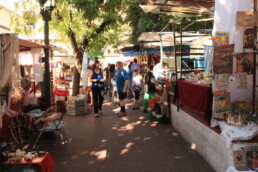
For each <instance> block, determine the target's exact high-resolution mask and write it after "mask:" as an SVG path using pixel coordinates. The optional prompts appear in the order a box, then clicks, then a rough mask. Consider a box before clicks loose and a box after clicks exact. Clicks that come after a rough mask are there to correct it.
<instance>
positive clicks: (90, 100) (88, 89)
mask: <svg viewBox="0 0 258 172" xmlns="http://www.w3.org/2000/svg"><path fill="white" fill-rule="evenodd" d="M91 71H92V69H91V67H90V66H88V67H87V73H88V75H89V74H90V73H91ZM87 78H88V79H87V81H86V83H87V85H86V91H87V93H88V96H89V106H92V105H93V95H92V89H91V87H92V82H91V81H90V79H89V77H87Z"/></svg>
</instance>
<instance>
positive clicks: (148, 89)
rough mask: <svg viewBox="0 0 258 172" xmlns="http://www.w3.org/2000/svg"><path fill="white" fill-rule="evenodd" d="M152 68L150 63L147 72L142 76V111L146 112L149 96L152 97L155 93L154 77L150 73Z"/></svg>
mask: <svg viewBox="0 0 258 172" xmlns="http://www.w3.org/2000/svg"><path fill="white" fill-rule="evenodd" d="M152 70H153V66H152V65H150V66H149V68H148V72H147V73H146V75H145V77H144V90H145V94H144V102H143V108H144V110H143V111H144V112H147V108H148V102H149V98H150V97H154V96H155V93H156V79H155V77H154V75H153V73H152Z"/></svg>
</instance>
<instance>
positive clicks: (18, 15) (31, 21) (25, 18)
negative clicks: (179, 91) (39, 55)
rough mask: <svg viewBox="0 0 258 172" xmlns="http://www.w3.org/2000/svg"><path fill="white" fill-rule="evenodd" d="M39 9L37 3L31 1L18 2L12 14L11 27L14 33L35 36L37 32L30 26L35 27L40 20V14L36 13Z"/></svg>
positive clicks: (22, 0)
mask: <svg viewBox="0 0 258 172" xmlns="http://www.w3.org/2000/svg"><path fill="white" fill-rule="evenodd" d="M32 9H33V10H32ZM37 9H38V8H35V2H31V1H30V0H20V1H18V2H16V3H15V11H14V12H12V13H11V14H10V19H11V22H10V27H11V28H12V29H13V30H14V32H16V33H20V34H23V35H27V36H28V35H32V34H34V33H35V30H34V29H33V28H31V27H30V26H34V25H35V23H36V22H37V21H38V20H39V18H40V15H39V13H37V12H35V11H36V10H37ZM38 10H39V9H38Z"/></svg>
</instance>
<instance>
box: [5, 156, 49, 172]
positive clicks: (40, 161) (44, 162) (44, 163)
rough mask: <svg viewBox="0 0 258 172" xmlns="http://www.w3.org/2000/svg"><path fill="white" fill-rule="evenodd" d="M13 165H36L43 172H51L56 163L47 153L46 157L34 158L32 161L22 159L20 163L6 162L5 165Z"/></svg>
mask: <svg viewBox="0 0 258 172" xmlns="http://www.w3.org/2000/svg"><path fill="white" fill-rule="evenodd" d="M13 164H35V165H39V166H40V167H41V171H42V172H51V171H52V168H53V166H54V162H53V160H52V157H51V155H50V153H48V152H47V153H46V154H45V155H44V156H41V157H36V158H33V159H32V160H29V161H26V160H25V159H24V158H22V160H21V161H18V162H5V163H3V165H13Z"/></svg>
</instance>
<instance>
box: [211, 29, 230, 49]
mask: <svg viewBox="0 0 258 172" xmlns="http://www.w3.org/2000/svg"><path fill="white" fill-rule="evenodd" d="M228 35H229V32H215V33H214V36H212V45H214V46H223V45H227V44H228V40H229V36H228Z"/></svg>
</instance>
